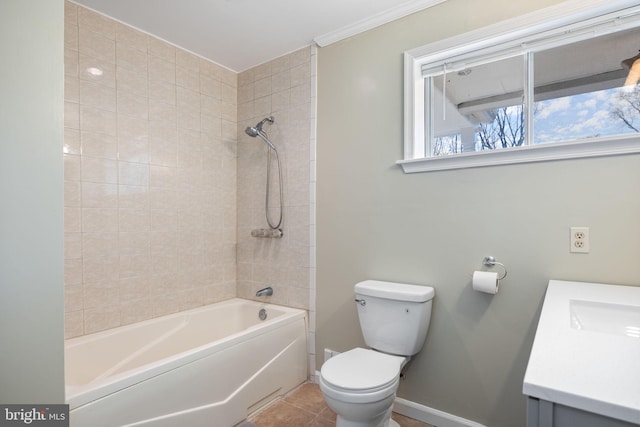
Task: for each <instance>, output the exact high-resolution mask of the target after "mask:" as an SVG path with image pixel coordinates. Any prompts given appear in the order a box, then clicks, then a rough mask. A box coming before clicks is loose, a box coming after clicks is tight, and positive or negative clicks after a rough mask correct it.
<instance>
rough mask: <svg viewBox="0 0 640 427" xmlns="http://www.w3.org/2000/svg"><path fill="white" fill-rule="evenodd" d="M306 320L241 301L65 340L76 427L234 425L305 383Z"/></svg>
mask: <svg viewBox="0 0 640 427" xmlns="http://www.w3.org/2000/svg"><path fill="white" fill-rule="evenodd" d="M261 309H265V310H266V314H267V318H266V319H265V320H261V319H260V318H259V316H258V314H259V311H260V310H261ZM306 319H307V317H306V312H305V311H304V310H297V309H293V308H287V307H282V306H277V305H271V304H263V303H259V302H253V301H248V300H242V299H237V298H236V299H232V300H227V301H223V302H220V303H216V304H212V305H208V306H204V307H200V308H197V309H193V310H189V311H185V312H181V313H176V314H172V315H169V316H164V317H160V318H156V319H152V320H148V321H144V322H140V323H136V324H132V325H129V326H123V327H119V328H115V329H110V330H107V331H103V332H98V333H94V334H91V335H85V336H82V337H78V338H72V339H69V340H66V342H65V382H66V401H67V403H68V404H69V409H70V420H71V423H70V424H71V427H85V426H86V427H89V426H90V427H97V426H105V427H107V426H108V427H114V426H154V427H156V426H167V427H176V426H189V427H197V426H207V427H231V426H234V425H236V424H238V423H239V422H241V421H242V420H244V419H245V418H246V417H247V415H248V414H249V413H250V412H252V411H254V410H255V409H258V408H259V407H261V406H263V405H265V404H267V403H268V402H269V401H271V400H273V399H275V398H276V397H277V396H280V395H282V394H284V393H286V392H287V391H289V390H291V389H293V388H294V387H295V386H297V385H298V384H301V383H302V382H304V381H305V379H306V378H307V360H308V359H307V321H306Z"/></svg>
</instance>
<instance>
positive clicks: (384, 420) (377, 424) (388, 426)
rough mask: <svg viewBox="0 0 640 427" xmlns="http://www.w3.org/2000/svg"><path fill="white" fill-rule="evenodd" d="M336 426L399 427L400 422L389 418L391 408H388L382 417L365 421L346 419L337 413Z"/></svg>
mask: <svg viewBox="0 0 640 427" xmlns="http://www.w3.org/2000/svg"><path fill="white" fill-rule="evenodd" d="M336 427H400V424H398V423H397V422H396V421H394V420H392V419H391V408H389V410H388V411H387V412H386V413H385V414H384V416H383V417H380V418H378V419H373V420H366V421H355V420H347V419H345V418H343V417H341V416H340V415H339V414H338V415H337V417H336Z"/></svg>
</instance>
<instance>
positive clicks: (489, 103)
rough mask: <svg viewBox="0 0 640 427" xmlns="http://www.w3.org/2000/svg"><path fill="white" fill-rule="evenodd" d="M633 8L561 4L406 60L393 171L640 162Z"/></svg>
mask: <svg viewBox="0 0 640 427" xmlns="http://www.w3.org/2000/svg"><path fill="white" fill-rule="evenodd" d="M635 3H636V4H635V5H634V2H633V1H628V0H613V1H602V0H588V1H587V0H581V1H570V2H565V3H562V4H560V5H559V6H556V7H553V8H548V9H544V10H542V11H541V12H537V13H535V14H531V15H526V16H524V17H520V18H517V19H515V20H511V21H507V22H506V23H500V24H497V25H495V26H491V27H488V28H485V29H482V30H480V31H475V32H472V33H468V34H465V35H462V36H459V37H455V38H452V39H449V40H444V41H441V42H437V43H433V44H431V45H427V46H424V47H421V48H418V49H414V50H412V51H408V52H405V156H404V159H403V160H400V161H399V162H398V163H399V164H400V165H401V166H402V167H403V168H404V170H405V172H422V171H431V170H441V169H455V168H463V167H475V166H486V165H495V164H505V163H522V162H533V161H544V160H555V159H562V158H577V157H592V156H603V155H613V154H624V153H633V152H640V138H639V136H640V135H639V133H640V86H638V85H637V83H638V80H637V77H636V78H633V75H634V71H633V70H635V67H632V65H633V64H634V61H635V60H636V59H638V58H640V55H639V54H638V52H639V49H640V6H638V5H637V2H635ZM636 65H637V68H638V77H640V60H639V61H638V62H637V63H636Z"/></svg>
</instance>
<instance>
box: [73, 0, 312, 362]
mask: <svg viewBox="0 0 640 427" xmlns="http://www.w3.org/2000/svg"><path fill="white" fill-rule="evenodd" d="M315 58H316V56H315V48H313V47H308V48H304V49H301V50H299V51H296V52H293V53H291V54H289V55H285V56H283V57H281V58H278V59H276V60H273V61H271V62H268V63H266V64H263V65H260V66H258V67H256V68H253V69H251V70H247V71H245V72H242V73H240V74H236V73H234V72H232V71H230V70H228V69H225V68H223V67H220V66H218V65H216V64H214V63H211V62H209V61H206V60H204V59H201V58H199V57H197V56H195V55H192V54H190V53H189V52H187V51H184V50H181V49H179V48H176V47H175V46H173V45H170V44H168V43H165V42H163V41H162V40H159V39H157V38H154V37H152V36H149V35H147V34H144V33H142V32H140V31H137V30H135V29H132V28H131V27H128V26H126V25H122V24H120V23H118V22H115V21H113V20H111V19H108V18H105V17H104V16H102V15H99V14H97V13H94V12H92V11H90V10H88V9H85V8H83V7H80V6H77V5H75V4H73V3H70V2H67V3H66V5H65V148H64V157H65V195H64V200H65V329H66V331H65V332H66V337H67V338H70V337H74V336H79V335H83V334H87V333H91V332H96V331H100V330H104V329H109V328H112V327H116V326H120V325H124V324H129V323H133V322H138V321H142V320H146V319H149V318H152V317H157V316H161V315H163V314H168V313H172V312H177V311H181V310H186V309H189V308H192V307H196V306H200V305H203V304H208V303H212V302H216V301H220V300H224V299H228V298H232V297H235V296H236V295H237V296H239V297H243V298H251V299H256V298H255V291H256V290H257V289H260V288H262V287H265V286H272V287H273V288H274V295H273V296H271V297H269V298H268V299H267V300H268V301H270V302H273V303H276V304H283V305H288V306H293V307H298V308H304V309H308V310H309V311H310V324H309V327H310V333H311V336H310V339H309V342H310V353H311V357H310V361H311V364H312V366H311V373H312V374H313V372H315V368H314V363H315V357H314V355H313V353H315V350H314V345H313V344H314V341H315V340H314V330H315V312H314V310H315V264H314V259H315V235H314V229H315V219H314V212H315V204H314V201H313V200H314V188H315V167H314V165H315V136H314V135H315V96H316V94H315V69H316V64H315ZM238 82H239V84H238ZM271 115H273V116H274V118H275V123H274V124H273V125H272V126H269V125H265V130H266V131H267V132H268V134H269V137H270V138H271V140H272V141H273V142H274V144H275V145H276V146H277V147H278V152H279V154H280V159H281V163H282V174H283V178H284V186H283V190H284V192H283V202H284V205H285V207H284V223H283V226H282V228H283V230H284V238H282V239H277V240H270V239H257V238H253V237H251V236H250V233H251V230H252V229H254V228H264V227H267V224H266V220H265V219H264V209H265V208H264V204H265V199H264V198H265V176H266V162H267V151H266V146H265V144H264V143H263V142H262V141H261V140H259V139H257V138H250V137H249V136H247V135H246V134H245V133H244V128H245V127H247V126H250V125H251V126H253V125H255V124H256V123H257V122H258V121H259V120H261V119H262V118H264V117H266V116H271ZM272 175H273V177H272V183H271V184H272V187H271V195H272V197H273V198H272V199H271V203H270V213H271V217H272V218H276V217H277V216H278V205H279V203H278V201H279V200H278V198H277V195H278V191H277V183H276V181H275V178H276V177H277V168H276V163H275V161H274V162H273V163H272ZM236 236H237V237H236ZM236 279H237V280H236Z"/></svg>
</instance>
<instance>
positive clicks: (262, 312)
mask: <svg viewBox="0 0 640 427" xmlns="http://www.w3.org/2000/svg"><path fill="white" fill-rule="evenodd" d="M258 317H259V318H260V320H265V319H266V318H267V310H265V309H264V308H261V309H260V311H259V312H258Z"/></svg>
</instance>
